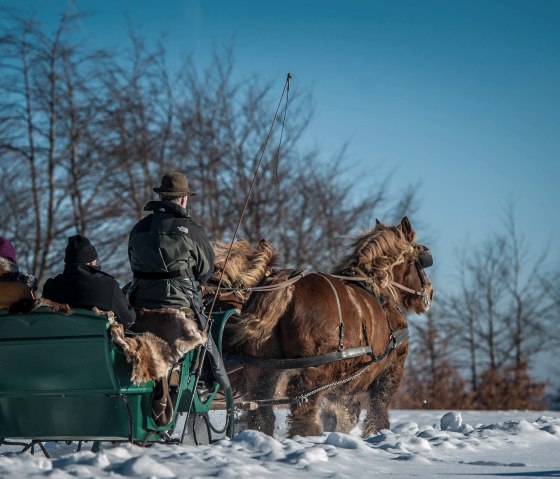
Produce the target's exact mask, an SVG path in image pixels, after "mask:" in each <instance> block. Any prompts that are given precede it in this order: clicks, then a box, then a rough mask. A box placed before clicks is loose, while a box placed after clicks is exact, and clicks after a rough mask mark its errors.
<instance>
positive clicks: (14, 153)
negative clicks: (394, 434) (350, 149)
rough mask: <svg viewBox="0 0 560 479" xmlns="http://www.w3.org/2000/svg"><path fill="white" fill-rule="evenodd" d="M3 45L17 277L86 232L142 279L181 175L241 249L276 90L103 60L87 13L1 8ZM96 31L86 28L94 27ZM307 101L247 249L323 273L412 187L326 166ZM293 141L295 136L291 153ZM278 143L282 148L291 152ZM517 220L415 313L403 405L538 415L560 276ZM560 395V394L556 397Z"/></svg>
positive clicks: (3, 143) (132, 53) (2, 102)
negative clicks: (309, 133) (146, 231)
mask: <svg viewBox="0 0 560 479" xmlns="http://www.w3.org/2000/svg"><path fill="white" fill-rule="evenodd" d="M3 15H4V17H5V24H6V25H8V27H9V28H7V29H5V31H4V33H3V34H2V36H1V37H0V52H1V58H2V61H1V62H0V90H1V92H2V94H1V97H0V98H1V99H0V201H1V204H2V206H3V207H2V208H0V224H1V225H2V235H4V236H6V237H8V238H9V239H10V240H12V241H13V243H14V244H15V246H16V249H17V251H18V257H19V263H20V267H21V269H23V270H25V271H27V272H31V273H33V274H35V275H36V276H37V277H38V279H39V281H40V283H42V282H43V281H44V280H45V279H46V278H48V277H49V276H52V275H53V274H56V273H57V272H59V271H60V270H61V269H62V262H63V250H64V247H65V245H66V238H67V237H68V236H70V235H73V234H78V233H79V234H83V235H86V236H88V237H90V239H91V240H92V242H93V243H94V244H95V245H96V247H97V248H98V250H99V252H100V256H101V258H100V259H101V261H102V263H103V267H104V269H105V270H106V271H108V272H109V273H111V274H114V275H116V276H117V277H118V278H120V279H122V280H127V279H129V277H130V270H129V267H128V260H127V238H128V233H129V231H130V228H131V227H132V225H133V224H134V223H135V222H136V221H137V220H138V219H140V218H141V217H142V216H143V207H144V205H145V204H146V203H147V202H148V201H150V200H151V199H154V193H153V192H152V187H153V186H156V185H157V184H158V183H159V180H160V178H161V176H162V175H163V174H164V173H165V172H167V171H172V170H178V171H182V172H184V173H186V174H187V176H188V177H189V181H190V184H191V187H192V189H194V190H195V191H196V192H197V196H196V197H195V198H193V201H192V202H191V203H190V204H189V208H190V209H191V211H192V213H193V216H194V217H195V219H196V220H197V221H198V222H199V223H200V224H201V225H202V226H203V227H204V228H205V229H206V230H207V232H208V233H209V236H210V237H211V238H212V239H221V240H229V239H231V236H232V234H233V231H234V228H235V225H236V223H237V221H238V219H239V215H240V213H241V210H242V206H243V203H244V201H245V195H246V193H247V191H248V189H249V185H250V183H251V180H252V177H253V173H254V169H255V166H256V163H257V161H258V159H259V156H260V153H261V150H262V147H263V141H264V139H265V138H266V136H267V133H268V129H269V128H270V123H271V120H272V116H273V112H274V110H275V107H276V102H277V100H278V96H279V93H280V88H279V85H278V84H277V83H276V82H271V81H266V80H263V79H262V78H261V77H259V76H250V77H248V78H243V79H238V77H237V76H236V74H235V61H234V54H233V53H234V52H233V49H232V48H225V49H223V50H222V51H218V52H216V53H215V54H214V56H213V58H212V60H211V61H210V62H209V63H208V64H207V65H205V66H204V67H203V68H201V67H200V66H199V65H196V64H195V62H194V61H193V60H192V58H190V57H187V58H186V59H185V61H184V62H183V64H181V65H178V66H177V65H175V66H173V67H172V66H170V65H169V64H168V62H167V59H166V51H165V45H164V43H163V42H160V43H157V44H156V45H155V46H154V45H147V44H146V42H145V40H144V39H143V38H142V37H141V36H140V35H138V34H136V33H135V32H132V33H131V34H130V42H129V45H128V46H127V47H126V48H123V49H119V50H115V49H110V48H105V49H103V48H93V47H91V46H89V45H86V44H85V42H84V41H83V38H81V36H80V32H79V29H77V28H76V27H77V24H78V22H79V21H81V20H83V19H82V18H81V17H79V16H76V15H71V14H66V15H63V16H62V17H61V20H60V22H59V24H58V26H57V28H56V29H55V30H54V31H53V32H46V31H45V29H44V28H43V26H42V25H41V24H40V23H38V22H37V21H35V20H34V19H33V18H32V17H22V16H20V15H19V14H18V13H17V12H15V13H14V12H8V11H4V12H3ZM86 20H87V19H86ZM312 118H313V108H312V98H311V96H310V95H309V94H302V93H298V92H297V89H292V92H291V96H290V103H289V110H288V113H287V120H286V122H285V124H284V125H283V130H282V125H281V124H280V123H277V124H276V126H275V128H274V129H273V131H272V137H271V140H270V142H269V145H268V148H267V150H266V152H265V155H264V157H263V165H262V167H261V170H260V174H259V176H258V179H257V182H256V185H255V188H254V191H253V194H252V196H251V198H250V201H249V204H248V208H247V211H246V212H245V215H244V221H243V222H242V223H241V228H240V232H239V237H244V238H247V239H249V240H250V241H258V240H259V239H261V238H266V239H268V240H269V241H270V242H272V243H273V244H274V245H275V246H276V248H277V249H278V252H279V256H280V257H279V259H278V264H279V265H280V266H287V267H295V268H301V267H307V268H312V269H316V270H323V271H325V270H328V269H329V268H330V266H331V265H332V264H333V263H334V258H336V257H337V256H338V255H339V254H340V253H341V249H342V247H343V246H344V243H345V237H347V236H348V235H350V234H351V233H353V232H357V231H358V230H360V229H363V228H369V227H371V226H373V224H374V221H375V218H376V217H377V218H380V219H382V220H383V221H386V222H392V223H395V222H397V221H398V220H400V218H401V217H402V216H404V215H405V214H407V215H409V216H412V217H414V214H415V213H417V211H418V208H419V205H420V201H419V198H418V189H417V187H416V185H410V186H409V187H408V188H406V189H405V190H404V191H399V192H398V193H397V194H395V193H392V192H391V188H390V179H391V175H390V174H382V175H379V176H378V180H377V181H376V183H375V184H373V185H371V186H370V187H369V191H368V193H367V195H363V196H361V197H360V196H359V195H358V194H357V193H356V187H355V186H356V184H357V183H358V181H359V178H360V176H361V174H362V173H361V172H359V171H356V172H355V174H354V175H348V174H343V173H346V172H345V171H344V168H345V165H348V164H350V163H351V158H348V157H347V154H346V152H345V149H344V147H341V148H340V150H339V151H337V152H334V153H331V154H328V155H325V154H324V152H321V151H320V150H318V149H313V148H307V149H304V148H302V147H301V144H302V143H303V141H302V139H304V135H305V131H306V128H307V127H308V125H309V124H310V122H311V121H312ZM280 134H282V142H281V144H280V141H279V140H280ZM278 145H280V148H278ZM513 218H514V215H513V213H512V212H511V213H510V214H509V216H508V220H507V222H506V227H505V230H504V231H503V232H501V233H496V234H495V235H494V236H492V237H491V238H489V240H488V241H487V242H485V243H483V244H480V245H477V246H475V247H473V248H471V249H469V251H468V254H467V252H465V255H464V257H463V258H462V259H461V260H460V265H459V268H458V270H459V271H460V275H459V276H458V278H457V281H456V284H457V286H458V287H456V288H453V289H451V290H450V292H446V291H441V290H442V289H443V287H442V286H439V285H437V284H436V285H435V287H436V301H435V306H434V308H433V310H432V311H431V312H430V313H429V314H428V315H427V316H426V318H425V319H424V320H421V321H418V319H417V318H411V327H412V328H414V330H413V334H412V341H411V344H412V351H411V353H410V356H409V360H408V361H407V368H408V369H407V378H405V380H404V381H403V387H402V388H401V394H400V398H399V405H401V406H403V407H423V406H425V407H433V408H437V407H455V408H459V407H479V408H508V407H515V408H524V407H541V406H542V402H541V401H542V397H543V391H544V387H545V385H544V384H543V383H541V382H539V381H536V380H534V379H533V378H532V377H531V375H530V366H531V365H532V361H533V360H534V357H535V354H536V353H537V352H540V351H543V350H545V351H546V350H548V351H552V350H553V349H554V348H558V346H559V344H560V338H559V337H558V327H557V320H558V316H559V312H560V290H559V289H558V286H557V285H558V282H557V281H555V279H557V278H558V276H559V273H558V272H556V273H555V275H554V274H552V273H550V272H549V269H548V265H547V256H546V255H545V254H543V255H540V256H539V255H536V256H535V255H530V254H528V252H527V250H526V248H525V246H524V244H523V242H522V241H521V238H520V235H519V233H518V232H517V231H516V229H515V222H514V220H513ZM559 396H560V394H559Z"/></svg>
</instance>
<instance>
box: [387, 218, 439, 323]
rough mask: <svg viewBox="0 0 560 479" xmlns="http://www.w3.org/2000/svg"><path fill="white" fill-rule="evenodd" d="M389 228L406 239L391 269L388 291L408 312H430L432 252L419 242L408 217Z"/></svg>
mask: <svg viewBox="0 0 560 479" xmlns="http://www.w3.org/2000/svg"><path fill="white" fill-rule="evenodd" d="M388 229H389V230H393V232H394V234H395V235H396V237H398V238H403V239H404V243H403V254H402V258H401V259H399V260H398V261H396V262H395V263H394V265H393V267H392V269H391V273H390V276H392V279H391V281H390V283H389V286H388V289H389V290H390V291H391V293H392V294H393V297H395V298H396V299H397V298H398V299H397V302H398V303H399V304H400V305H401V306H402V307H403V308H404V309H405V311H414V312H416V313H418V314H420V313H423V312H425V311H427V310H428V309H430V306H431V305H432V298H433V294H434V290H433V287H432V283H431V282H430V280H429V279H428V276H427V275H426V271H425V269H426V268H429V267H430V266H432V264H433V258H432V253H431V251H430V250H429V248H428V247H427V246H424V245H422V244H419V243H417V242H416V233H415V231H414V230H413V229H412V225H411V224H410V221H409V220H408V218H407V217H406V216H405V217H404V218H403V219H402V221H401V223H400V225H398V226H395V227H388Z"/></svg>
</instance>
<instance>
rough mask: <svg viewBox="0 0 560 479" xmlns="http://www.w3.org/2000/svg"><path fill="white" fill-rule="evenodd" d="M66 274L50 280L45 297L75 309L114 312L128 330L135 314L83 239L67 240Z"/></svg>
mask: <svg viewBox="0 0 560 479" xmlns="http://www.w3.org/2000/svg"><path fill="white" fill-rule="evenodd" d="M64 263H65V266H64V272H63V273H62V274H59V275H58V276H56V277H55V278H51V279H48V280H47V282H46V283H45V286H44V287H43V297H44V298H46V299H50V300H51V301H55V302H57V303H66V304H68V305H70V306H71V307H73V308H83V309H93V308H99V309H101V310H103V311H112V312H113V313H115V315H116V317H117V321H119V322H120V323H122V324H123V325H124V327H125V328H126V329H128V328H129V327H130V326H132V324H133V323H134V320H135V319H136V314H135V312H134V309H132V308H131V307H130V306H129V305H128V303H127V301H126V298H125V296H124V295H123V293H122V291H121V289H120V287H119V283H117V281H116V280H115V279H114V278H113V277H112V276H110V275H109V274H107V273H104V272H103V271H101V270H100V269H99V263H98V260H97V251H96V250H95V248H94V247H93V245H92V244H91V243H90V242H89V240H88V239H87V238H86V237H84V236H81V235H76V236H71V237H70V238H68V245H67V246H66V253H65V256H64Z"/></svg>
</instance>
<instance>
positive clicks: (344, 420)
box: [321, 392, 362, 434]
mask: <svg viewBox="0 0 560 479" xmlns="http://www.w3.org/2000/svg"><path fill="white" fill-rule="evenodd" d="M361 408H362V403H361V401H360V399H359V398H358V397H357V396H356V395H355V394H352V395H349V394H346V393H343V392H341V393H339V394H336V393H330V394H328V395H327V396H326V397H325V399H324V400H323V403H322V404H321V420H322V422H323V427H324V430H325V431H336V432H343V433H346V434H348V433H349V432H350V431H352V429H354V427H356V425H357V424H358V421H359V419H360V412H361Z"/></svg>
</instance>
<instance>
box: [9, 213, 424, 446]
mask: <svg viewBox="0 0 560 479" xmlns="http://www.w3.org/2000/svg"><path fill="white" fill-rule="evenodd" d="M226 257H227V261H226ZM272 261H273V252H272V249H271V248H270V246H269V245H268V244H267V243H265V242H261V243H260V244H258V245H257V247H256V248H252V247H250V245H249V244H248V243H247V242H244V241H239V242H237V243H236V244H234V245H233V246H232V248H231V250H229V249H228V248H226V247H225V246H224V245H222V246H221V247H220V246H218V247H217V262H216V271H217V272H216V278H217V279H218V278H221V280H218V281H219V282H221V287H220V289H219V290H216V288H215V286H214V287H213V286H212V285H211V284H210V285H209V286H208V292H209V294H210V296H209V300H208V301H207V303H208V304H211V305H212V315H211V318H210V319H211V328H210V332H211V334H212V336H213V338H214V342H215V343H216V345H217V346H218V348H219V349H221V348H222V345H223V353H224V356H225V358H226V364H237V365H242V368H240V367H239V366H238V367H235V368H233V369H232V370H231V371H230V374H229V376H230V380H231V382H232V384H233V389H234V390H236V391H237V392H238V394H239V397H240V399H241V400H243V401H244V404H245V405H246V404H250V405H252V406H253V407H256V409H251V408H250V410H247V411H245V413H244V414H243V417H242V420H241V423H240V424H241V425H242V426H243V427H249V428H256V429H259V430H261V431H263V432H266V433H268V434H272V432H273V426H274V412H273V406H274V405H275V404H288V405H289V406H290V415H289V417H288V422H289V434H290V435H296V434H299V435H315V434H319V433H320V432H321V431H322V430H323V425H322V423H321V407H322V406H323V405H324V404H325V403H329V404H331V405H332V404H342V405H343V407H342V408H341V409H334V410H335V414H337V415H338V414H341V415H346V416H347V417H346V418H345V420H344V421H343V420H341V419H340V418H339V420H338V424H339V426H338V427H339V429H345V430H348V429H350V428H351V427H352V426H354V425H355V424H356V422H357V420H358V416H357V414H355V412H356V411H358V412H359V410H360V409H361V404H359V403H358V397H359V393H362V392H366V393H367V417H366V419H365V422H364V429H363V433H364V435H369V434H372V433H374V432H376V431H378V430H379V429H380V428H384V427H388V426H389V424H388V414H387V409H388V407H389V402H390V400H391V398H392V396H393V395H394V393H395V391H396V389H397V387H398V384H399V382H400V379H401V376H402V373H403V365H404V360H405V358H406V355H407V352H408V329H407V319H406V314H407V313H408V312H412V311H414V312H416V313H422V312H424V311H426V310H427V309H428V308H429V306H430V304H431V299H432V287H431V283H430V282H429V280H428V278H427V277H426V275H425V272H424V268H425V267H427V266H429V265H430V264H431V255H430V254H429V250H428V249H427V248H426V247H424V246H422V245H420V244H418V243H416V235H415V232H414V230H413V229H412V227H411V225H410V223H409V221H408V219H406V218H404V219H403V221H402V222H401V223H400V224H399V225H397V226H386V225H383V224H381V223H379V222H377V224H376V225H375V227H374V228H373V229H372V230H370V231H368V232H367V233H365V234H364V235H362V236H360V237H359V238H357V239H356V241H355V242H354V244H353V245H352V246H351V248H350V251H349V254H348V255H347V256H346V257H345V258H343V259H342V261H341V262H340V263H339V264H338V265H337V266H336V267H335V268H334V269H333V272H332V273H331V274H323V273H308V272H305V271H294V270H286V269H282V270H273V269H272V267H271V264H272ZM224 330H225V331H226V332H225V335H224ZM117 333H118V331H117V332H115V324H114V322H112V321H111V320H110V318H109V317H108V316H107V315H106V314H96V313H95V312H90V311H84V310H76V311H74V312H73V314H71V315H64V314H62V313H60V312H58V313H57V312H52V311H50V310H47V309H45V308H39V309H36V310H35V311H33V312H31V313H29V314H8V313H6V312H0V367H1V371H2V372H1V373H0V375H1V380H0V441H1V442H0V444H2V443H3V444H11V445H21V446H22V447H23V449H24V450H27V449H29V448H33V447H35V446H37V447H40V448H41V449H43V451H45V449H44V445H43V442H45V441H78V445H79V446H78V447H80V444H81V441H93V442H94V445H98V444H99V443H100V442H103V441H110V442H121V441H128V442H133V443H137V444H144V445H147V444H152V443H154V442H175V443H176V442H182V441H183V440H184V439H185V430H183V433H182V434H181V435H180V436H179V437H177V435H174V430H175V428H176V426H177V424H178V422H179V417H180V416H181V415H183V414H184V415H187V416H190V417H191V421H192V419H193V418H196V417H197V416H200V417H203V418H204V417H205V416H204V415H205V414H207V413H208V411H209V410H210V409H211V408H212V407H215V406H216V405H218V404H221V407H223V408H224V409H225V410H226V419H225V426H224V427H223V430H222V432H224V433H225V434H226V435H228V436H231V435H232V434H233V432H234V417H235V406H234V400H233V393H232V391H231V390H230V389H229V388H225V390H224V388H221V391H219V390H220V386H219V385H218V383H217V382H212V381H211V380H210V383H208V380H207V381H206V385H207V386H209V388H207V390H205V391H202V390H201V389H200V388H197V387H196V385H197V383H198V376H197V374H198V372H199V371H200V368H199V363H198V362H199V358H200V354H199V352H200V351H203V348H204V344H200V345H196V347H194V348H193V349H191V350H190V351H188V352H187V353H186V354H182V355H179V356H180V358H179V359H178V360H177V361H175V363H174V364H173V365H172V366H171V367H169V368H168V374H167V375H166V380H167V383H166V386H167V385H169V394H168V397H169V398H171V402H172V406H173V407H172V409H171V411H170V413H169V415H168V418H167V419H166V421H165V424H161V423H158V422H157V421H156V420H155V419H154V415H153V411H152V409H153V403H154V399H157V397H158V395H159V394H160V393H161V391H160V389H161V388H158V387H157V386H158V384H157V383H158V381H152V380H145V381H139V380H138V378H136V380H135V381H133V378H134V377H135V372H136V371H135V369H134V368H135V367H137V364H136V362H138V361H139V356H134V355H132V353H131V350H132V349H134V346H133V345H131V343H130V342H128V343H127V341H129V340H127V339H126V337H125V336H124V335H122V334H121V335H119V334H117ZM200 342H201V343H203V342H204V341H200ZM192 344H194V343H192ZM127 348H128V349H127ZM179 349H180V348H179ZM173 357H174V358H177V357H178V355H174V356H173ZM233 370H235V372H233ZM281 376H286V377H287V378H288V379H287V386H286V388H285V396H286V397H285V398H282V399H275V398H274V392H275V390H276V388H277V384H278V380H279V378H280V377H281ZM143 379H146V378H145V377H143ZM218 398H219V399H218ZM349 410H350V411H354V414H349V413H348V411H349ZM343 423H344V424H345V426H344V427H343V426H341V424H343ZM185 424H186V423H185ZM207 424H208V423H207ZM208 427H209V428H210V429H209V431H210V430H211V429H214V430H215V428H214V427H213V426H212V425H211V424H208ZM24 440H25V441H28V442H24Z"/></svg>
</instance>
